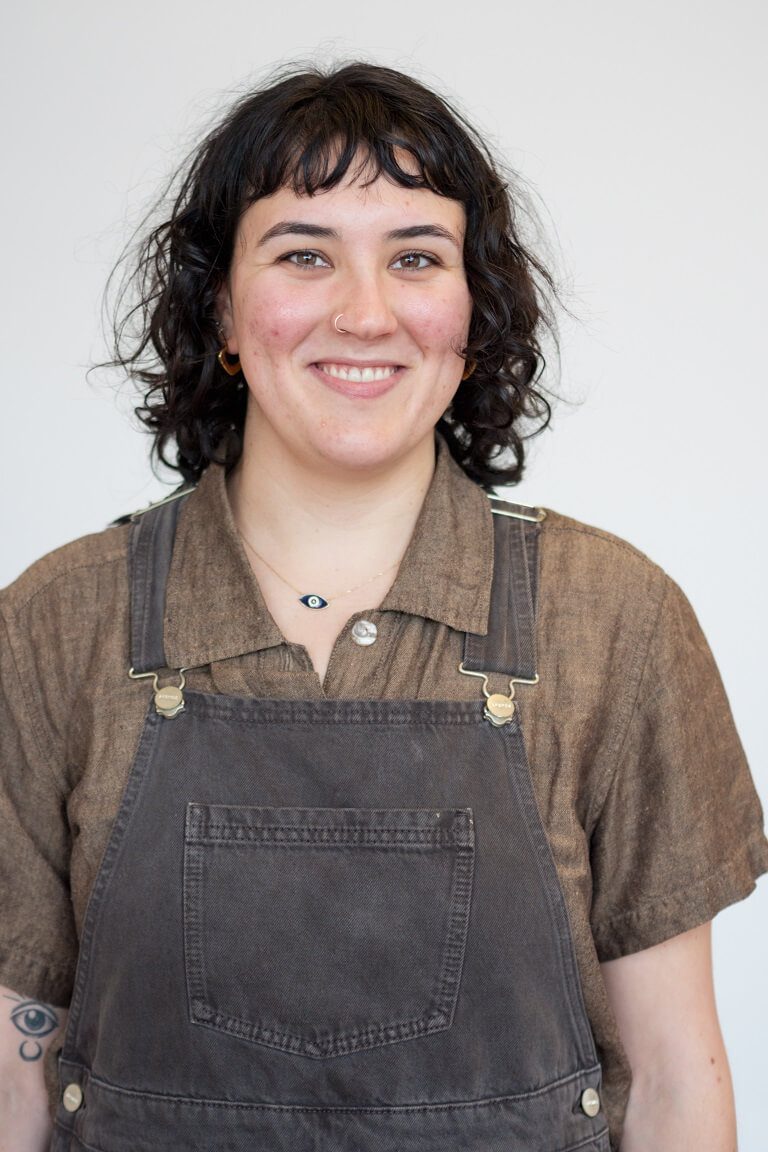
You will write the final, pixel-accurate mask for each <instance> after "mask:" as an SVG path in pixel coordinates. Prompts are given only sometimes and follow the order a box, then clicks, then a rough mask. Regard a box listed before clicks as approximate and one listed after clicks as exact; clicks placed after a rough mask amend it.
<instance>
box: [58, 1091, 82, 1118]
mask: <svg viewBox="0 0 768 1152" xmlns="http://www.w3.org/2000/svg"><path fill="white" fill-rule="evenodd" d="M61 1102H62V1104H63V1105H64V1107H65V1108H66V1110H67V1112H77V1110H78V1108H79V1107H80V1106H81V1104H82V1103H83V1090H82V1088H81V1087H80V1085H79V1084H67V1086H66V1088H65V1089H64V1095H63V1096H62V1098H61Z"/></svg>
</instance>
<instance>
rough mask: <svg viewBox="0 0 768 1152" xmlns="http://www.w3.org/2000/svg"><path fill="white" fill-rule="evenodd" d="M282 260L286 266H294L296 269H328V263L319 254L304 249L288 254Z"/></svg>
mask: <svg viewBox="0 0 768 1152" xmlns="http://www.w3.org/2000/svg"><path fill="white" fill-rule="evenodd" d="M280 259H281V260H282V261H284V262H285V263H286V264H293V265H294V266H295V267H296V268H328V267H329V264H328V261H327V260H326V259H325V257H324V256H321V255H320V253H319V252H311V251H309V250H308V249H302V250H301V251H300V252H286V254H285V256H281V257H280Z"/></svg>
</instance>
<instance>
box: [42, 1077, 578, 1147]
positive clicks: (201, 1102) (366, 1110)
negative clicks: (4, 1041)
mask: <svg viewBox="0 0 768 1152" xmlns="http://www.w3.org/2000/svg"><path fill="white" fill-rule="evenodd" d="M64 1063H66V1064H68V1065H69V1067H71V1068H79V1069H81V1070H82V1071H83V1073H85V1071H86V1070H85V1069H84V1068H83V1066H82V1065H79V1064H76V1063H74V1062H72V1061H65V1062H64ZM600 1072H601V1068H600V1065H599V1064H597V1065H593V1066H592V1067H590V1068H585V1069H581V1070H579V1071H578V1072H572V1073H571V1074H570V1075H569V1076H563V1077H561V1078H560V1079H559V1080H552V1081H550V1082H549V1083H548V1084H544V1085H543V1086H542V1087H541V1088H534V1089H531V1090H530V1091H528V1092H515V1093H507V1094H504V1095H501V1096H485V1097H482V1098H480V1099H477V1100H450V1101H443V1102H440V1103H434V1104H393V1105H390V1106H381V1105H373V1106H371V1107H365V1106H362V1107H355V1106H354V1105H343V1104H342V1105H338V1106H333V1105H331V1106H325V1107H323V1106H319V1105H304V1104H261V1103H249V1102H247V1101H238V1100H235V1101H232V1100H216V1099H210V1098H207V1097H202V1096H199V1097H196V1096H179V1095H178V1094H174V1093H172V1092H141V1091H139V1090H138V1089H134V1088H123V1087H121V1086H120V1085H118V1084H112V1083H111V1082H110V1081H109V1080H105V1079H103V1078H102V1077H100V1076H93V1075H90V1076H88V1082H89V1083H90V1084H91V1085H96V1087H97V1088H103V1089H104V1090H105V1091H107V1092H112V1093H115V1094H117V1095H121V1096H130V1097H133V1098H135V1099H138V1100H157V1101H158V1102H165V1101H169V1102H173V1103H176V1104H190V1105H192V1106H193V1107H204V1108H232V1109H235V1110H245V1111H255V1112H262V1111H266V1112H307V1113H312V1112H322V1113H336V1112H339V1113H354V1114H363V1115H369V1114H371V1115H378V1114H387V1113H395V1112H438V1111H445V1112H452V1111H464V1110H466V1109H469V1108H486V1107H489V1106H492V1105H495V1104H505V1103H508V1102H510V1103H514V1102H516V1101H519V1102H521V1103H522V1102H524V1101H526V1100H535V1099H536V1098H537V1097H542V1096H547V1095H549V1094H551V1093H552V1092H554V1091H555V1090H556V1089H558V1088H565V1087H566V1086H567V1085H568V1084H578V1083H582V1084H586V1083H587V1081H589V1080H591V1079H593V1078H595V1077H597V1076H599V1075H600ZM593 1139H594V1137H593Z"/></svg>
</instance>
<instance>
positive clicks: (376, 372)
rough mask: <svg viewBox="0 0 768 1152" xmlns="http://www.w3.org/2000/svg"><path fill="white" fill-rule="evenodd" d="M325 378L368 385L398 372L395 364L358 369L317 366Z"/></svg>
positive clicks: (334, 365)
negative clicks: (330, 377) (331, 377)
mask: <svg viewBox="0 0 768 1152" xmlns="http://www.w3.org/2000/svg"><path fill="white" fill-rule="evenodd" d="M316 367H317V368H319V369H320V371H321V372H323V373H325V375H326V376H333V378H334V379H335V380H348V381H350V383H352V384H370V383H373V382H374V381H376V380H388V379H389V377H390V376H394V374H395V372H397V371H398V367H397V365H396V364H382V365H370V366H367V367H365V368H358V367H355V366H354V365H351V364H317V365H316Z"/></svg>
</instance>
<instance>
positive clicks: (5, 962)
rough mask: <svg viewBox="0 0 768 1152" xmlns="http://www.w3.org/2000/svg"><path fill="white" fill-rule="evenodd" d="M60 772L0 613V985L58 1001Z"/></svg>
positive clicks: (63, 903) (62, 938) (62, 984)
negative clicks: (0, 900)
mask: <svg viewBox="0 0 768 1152" xmlns="http://www.w3.org/2000/svg"><path fill="white" fill-rule="evenodd" d="M17 639H18V638H17ZM64 776H65V774H64V772H63V770H62V764H61V756H60V753H59V750H58V748H57V745H56V740H55V734H53V733H51V732H50V731H49V730H48V729H47V727H46V724H45V710H44V707H43V705H42V698H41V694H40V689H39V686H38V685H37V684H36V683H35V681H34V677H33V676H31V675H30V668H28V667H26V666H25V661H24V658H23V651H22V646H21V645H20V644H19V643H18V642H17V643H16V644H14V643H13V637H12V636H11V635H10V633H9V630H8V627H7V625H6V622H5V621H4V620H3V619H2V617H0V892H1V893H2V915H1V916H0V984H4V985H6V986H7V987H9V988H12V989H13V990H14V991H16V992H19V993H21V994H22V995H26V996H34V997H35V998H36V999H40V1000H42V1001H45V1002H47V1003H50V1004H54V1005H56V1006H59V1007H63V1006H66V1005H67V1004H68V1003H69V1000H70V995H71V987H72V979H73V974H74V968H75V962H76V956H77V945H76V936H75V928H74V921H73V916H72V906H71V901H70V898H69V881H68V865H69V857H70V842H69V841H70V838H69V827H68V822H67V816H66V787H65V782H64Z"/></svg>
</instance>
